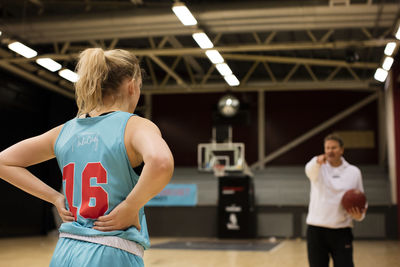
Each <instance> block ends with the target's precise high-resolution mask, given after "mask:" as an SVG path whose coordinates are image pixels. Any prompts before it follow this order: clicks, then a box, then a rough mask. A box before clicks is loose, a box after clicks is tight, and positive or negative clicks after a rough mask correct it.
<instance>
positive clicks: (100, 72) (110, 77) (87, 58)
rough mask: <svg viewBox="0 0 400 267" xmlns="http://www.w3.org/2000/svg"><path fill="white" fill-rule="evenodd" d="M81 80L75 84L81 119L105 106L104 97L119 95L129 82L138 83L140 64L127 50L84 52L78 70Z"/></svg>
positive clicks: (88, 50) (91, 49)
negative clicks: (122, 87)
mask: <svg viewBox="0 0 400 267" xmlns="http://www.w3.org/2000/svg"><path fill="white" fill-rule="evenodd" d="M76 71H77V73H78V75H79V80H78V81H77V82H76V83H75V97H76V104H77V106H78V116H80V115H82V114H86V113H89V112H90V111H92V110H94V109H96V108H97V107H99V106H101V105H103V96H104V95H107V94H116V93H118V89H119V86H120V85H121V83H122V81H123V80H124V79H125V78H133V79H138V78H139V77H140V75H141V73H140V67H139V62H138V60H137V58H136V57H135V56H134V55H132V54H131V53H130V52H128V51H125V50H119V49H115V50H109V51H104V50H103V49H101V48H89V49H86V50H84V51H83V52H82V53H81V54H80V56H79V61H78V64H77V66H76Z"/></svg>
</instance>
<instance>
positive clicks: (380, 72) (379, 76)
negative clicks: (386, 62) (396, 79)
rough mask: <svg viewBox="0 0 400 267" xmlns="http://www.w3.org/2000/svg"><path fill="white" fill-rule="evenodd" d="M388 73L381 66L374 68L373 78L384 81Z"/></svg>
mask: <svg viewBox="0 0 400 267" xmlns="http://www.w3.org/2000/svg"><path fill="white" fill-rule="evenodd" d="M387 75H388V72H387V71H386V70H384V69H382V68H378V69H376V72H375V75H374V78H375V80H378V81H380V82H384V81H385V80H386V77H387Z"/></svg>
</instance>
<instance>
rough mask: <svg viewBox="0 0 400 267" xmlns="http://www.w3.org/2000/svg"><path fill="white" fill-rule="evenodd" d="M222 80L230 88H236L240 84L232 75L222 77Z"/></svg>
mask: <svg viewBox="0 0 400 267" xmlns="http://www.w3.org/2000/svg"><path fill="white" fill-rule="evenodd" d="M224 79H225V81H226V82H227V83H228V84H229V85H230V86H238V85H239V84H240V82H239V80H238V79H237V78H236V76H235V75H234V74H231V75H227V76H224Z"/></svg>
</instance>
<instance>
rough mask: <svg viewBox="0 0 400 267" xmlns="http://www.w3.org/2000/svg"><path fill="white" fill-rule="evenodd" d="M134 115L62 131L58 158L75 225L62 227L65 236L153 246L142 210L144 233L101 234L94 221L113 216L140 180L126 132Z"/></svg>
mask: <svg viewBox="0 0 400 267" xmlns="http://www.w3.org/2000/svg"><path fill="white" fill-rule="evenodd" d="M131 116H132V114H130V113H127V112H121V111H116V112H113V113H110V114H107V115H103V116H98V117H93V118H75V119H72V120H70V121H68V122H67V123H66V124H65V125H64V127H63V128H62V130H61V132H60V134H59V136H58V139H57V141H56V144H55V148H54V150H55V154H56V157H57V161H58V165H59V167H60V169H61V171H62V174H63V189H64V195H65V198H66V202H67V204H66V206H67V209H68V210H70V211H71V212H72V213H73V214H74V217H75V221H74V222H69V223H63V224H62V225H61V227H60V229H59V230H60V232H61V233H69V234H73V235H81V236H117V237H120V238H123V239H126V240H130V241H134V242H136V243H138V244H140V245H141V246H143V247H144V248H145V249H147V248H148V247H149V246H150V242H149V236H148V232H147V225H146V218H145V215H144V210H143V208H142V209H141V210H140V212H139V220H140V224H141V230H140V231H138V230H137V229H136V228H135V227H130V228H128V229H126V230H121V231H112V232H102V231H98V230H95V229H93V228H92V227H93V223H94V221H95V220H96V219H97V218H98V217H99V216H102V215H105V214H109V213H110V212H111V211H112V210H113V209H114V208H115V207H116V206H117V205H118V204H119V203H121V202H122V201H123V200H125V198H126V197H127V195H128V194H129V193H130V192H131V190H132V188H133V187H134V186H135V185H136V183H137V181H138V179H139V176H138V175H137V174H136V173H135V172H134V170H133V169H132V167H131V165H130V162H129V159H128V156H127V152H126V148H125V143H124V135H125V128H126V124H127V121H128V119H129V118H130V117H131Z"/></svg>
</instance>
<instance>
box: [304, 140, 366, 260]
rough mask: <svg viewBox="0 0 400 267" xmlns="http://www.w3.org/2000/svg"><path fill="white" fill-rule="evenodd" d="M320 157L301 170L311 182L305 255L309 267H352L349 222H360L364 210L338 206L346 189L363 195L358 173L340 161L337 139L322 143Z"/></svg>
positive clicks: (339, 142) (340, 141)
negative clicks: (331, 261)
mask: <svg viewBox="0 0 400 267" xmlns="http://www.w3.org/2000/svg"><path fill="white" fill-rule="evenodd" d="M324 152H325V153H324V154H322V155H319V156H315V157H313V158H312V159H311V160H310V161H309V162H308V163H307V164H306V167H305V171H306V175H307V177H308V178H309V179H310V182H311V192H310V204H309V207H308V215H307V225H308V228H307V252H308V261H309V264H310V267H328V266H329V255H331V256H332V259H333V263H334V266H335V267H353V266H354V264H353V245H352V241H353V234H352V227H353V219H354V220H357V221H361V220H362V219H364V217H365V212H366V208H365V209H362V210H360V209H359V208H357V207H353V208H351V209H348V210H345V209H344V208H343V207H342V205H341V199H342V196H343V195H344V193H345V192H346V191H347V190H350V189H358V190H360V191H361V192H364V188H363V184H362V177H361V172H360V170H359V169H358V168H357V167H356V166H353V165H350V164H349V163H348V162H347V161H346V160H345V159H344V158H343V157H342V155H343V152H344V147H343V141H342V140H341V139H340V137H338V136H337V135H328V136H327V137H325V139H324Z"/></svg>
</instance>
